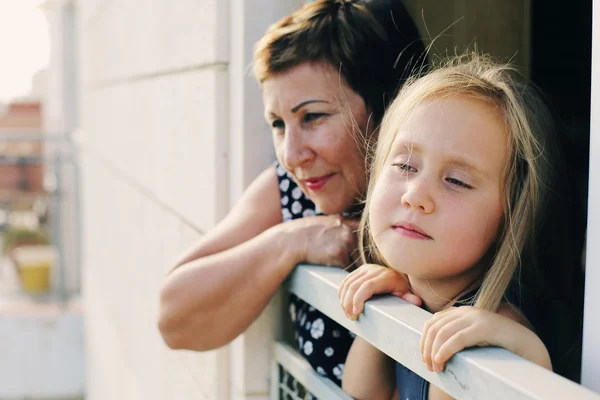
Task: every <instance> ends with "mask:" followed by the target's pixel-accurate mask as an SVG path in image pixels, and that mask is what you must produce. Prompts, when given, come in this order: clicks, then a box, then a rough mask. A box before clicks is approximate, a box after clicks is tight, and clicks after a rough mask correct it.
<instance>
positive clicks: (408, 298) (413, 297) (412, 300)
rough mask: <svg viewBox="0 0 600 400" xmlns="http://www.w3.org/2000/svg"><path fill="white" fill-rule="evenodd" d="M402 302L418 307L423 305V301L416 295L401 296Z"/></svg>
mask: <svg viewBox="0 0 600 400" xmlns="http://www.w3.org/2000/svg"><path fill="white" fill-rule="evenodd" d="M400 298H401V299H402V300H405V301H408V302H409V303H411V304H414V305H415V306H417V307H421V306H422V305H423V300H422V299H421V298H420V297H419V296H417V295H416V294H414V293H411V292H406V293H404V294H403V295H401V296H400Z"/></svg>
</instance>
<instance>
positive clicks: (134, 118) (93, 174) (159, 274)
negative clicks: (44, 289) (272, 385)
mask: <svg viewBox="0 0 600 400" xmlns="http://www.w3.org/2000/svg"><path fill="white" fill-rule="evenodd" d="M76 5H77V15H78V16H79V19H78V34H79V43H80V51H79V54H80V60H79V66H80V69H81V71H80V72H81V85H80V94H81V95H80V97H81V119H80V127H79V133H78V140H79V141H80V143H81V146H82V159H83V171H82V172H83V173H82V177H83V179H82V180H83V183H82V186H83V193H82V203H83V210H84V211H83V213H84V219H83V242H84V252H83V266H84V276H83V293H84V300H85V304H86V321H85V343H86V356H87V359H86V380H87V387H86V399H87V400H105V399H128V400H130V399H131V400H136V399H143V400H155V399H156V400H159V399H165V400H166V399H186V398H194V399H215V400H216V399H219V400H220V399H227V398H229V366H228V363H229V355H228V354H229V353H228V349H227V348H223V349H219V350H216V351H211V352H204V353H193V352H186V351H173V350H170V349H168V348H167V347H166V345H165V344H164V343H163V341H162V338H161V336H160V334H159V332H158V328H157V320H158V304H159V293H160V287H161V283H162V281H163V279H164V276H165V274H166V272H167V270H168V269H169V267H170V265H171V264H172V263H173V262H174V261H175V259H176V258H177V257H178V255H179V254H180V253H181V252H182V251H183V250H184V249H187V248H188V247H189V246H190V245H191V244H192V242H194V241H196V240H198V239H199V238H200V236H201V235H202V232H205V231H207V230H208V229H210V228H211V227H212V226H214V224H215V223H216V222H217V221H218V220H219V219H220V218H222V216H223V215H224V214H225V212H226V211H227V209H228V207H229V201H228V194H227V193H228V189H229V186H228V178H229V177H228V167H227V164H226V157H227V152H228V149H227V143H228V131H227V126H228V116H227V117H226V115H228V114H227V109H228V102H227V101H228V98H227V97H228V96H227V93H228V85H229V83H228V72H227V62H228V60H227V57H228V52H227V49H228V46H227V44H228V35H229V25H228V22H227V21H228V17H229V11H228V10H229V5H228V2H222V1H217V0H200V1H197V0H183V1H178V2H175V3H173V2H165V1H162V0H150V1H142V0H137V1H113V0H79V1H77V2H76ZM223 21H225V23H223Z"/></svg>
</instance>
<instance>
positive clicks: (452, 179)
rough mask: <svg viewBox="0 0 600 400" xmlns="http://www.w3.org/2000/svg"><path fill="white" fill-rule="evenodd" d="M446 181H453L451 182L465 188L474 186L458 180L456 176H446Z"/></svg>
mask: <svg viewBox="0 0 600 400" xmlns="http://www.w3.org/2000/svg"><path fill="white" fill-rule="evenodd" d="M446 182H448V183H451V184H453V185H455V186H459V187H463V188H465V189H473V186H471V185H467V184H466V183H464V182H463V181H461V180H458V179H456V178H446Z"/></svg>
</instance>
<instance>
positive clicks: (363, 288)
mask: <svg viewBox="0 0 600 400" xmlns="http://www.w3.org/2000/svg"><path fill="white" fill-rule="evenodd" d="M379 278H380V275H376V276H373V277H369V278H368V279H366V280H365V281H364V282H363V283H362V285H360V287H359V288H358V289H357V290H356V293H355V294H354V297H353V299H352V314H353V315H354V316H358V315H359V314H360V313H362V312H363V311H364V309H365V301H367V300H369V299H370V298H371V297H373V295H375V294H379V293H385V292H386V291H389V289H388V288H387V287H386V283H387V282H386V280H385V279H379ZM386 289H387V290H386Z"/></svg>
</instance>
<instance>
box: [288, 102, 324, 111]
mask: <svg viewBox="0 0 600 400" xmlns="http://www.w3.org/2000/svg"><path fill="white" fill-rule="evenodd" d="M311 103H329V102H328V101H326V100H306V101H303V102H302V103H300V104H298V105H296V106H294V107H292V109H291V111H292V112H293V113H296V112H297V111H298V110H299V109H301V108H302V107H304V106H305V105H307V104H311Z"/></svg>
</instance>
